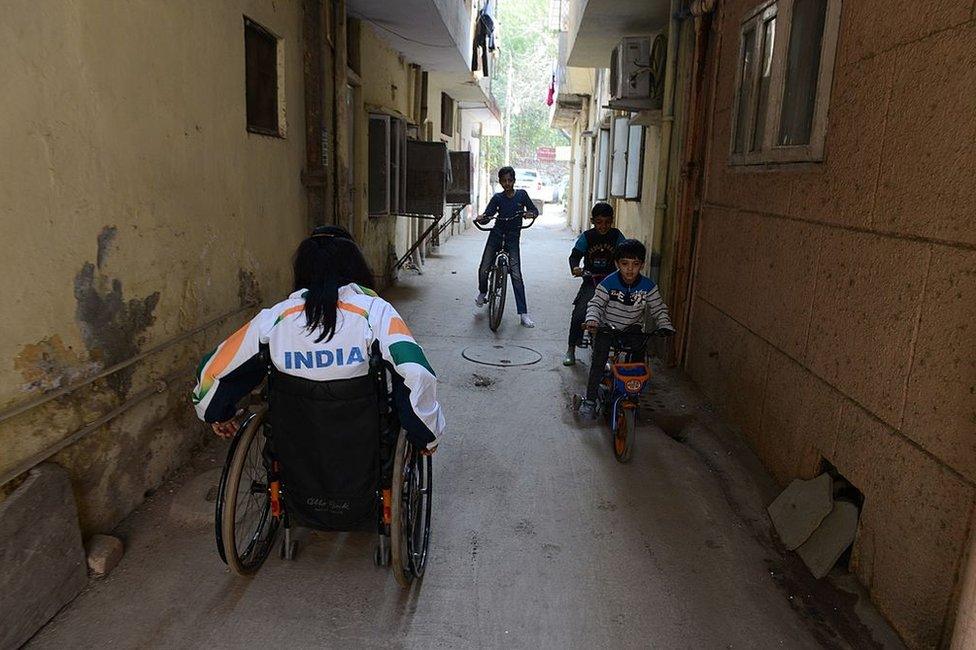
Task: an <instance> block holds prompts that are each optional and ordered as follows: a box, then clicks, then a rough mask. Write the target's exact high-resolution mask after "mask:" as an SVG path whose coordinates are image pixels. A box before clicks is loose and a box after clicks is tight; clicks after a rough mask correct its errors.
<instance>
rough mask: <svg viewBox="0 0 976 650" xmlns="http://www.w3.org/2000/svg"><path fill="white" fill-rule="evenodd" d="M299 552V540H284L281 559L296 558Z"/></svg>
mask: <svg viewBox="0 0 976 650" xmlns="http://www.w3.org/2000/svg"><path fill="white" fill-rule="evenodd" d="M297 554H298V540H292V541H284V542H282V543H281V559H282V560H289V561H291V560H294V559H295V556H296V555H297Z"/></svg>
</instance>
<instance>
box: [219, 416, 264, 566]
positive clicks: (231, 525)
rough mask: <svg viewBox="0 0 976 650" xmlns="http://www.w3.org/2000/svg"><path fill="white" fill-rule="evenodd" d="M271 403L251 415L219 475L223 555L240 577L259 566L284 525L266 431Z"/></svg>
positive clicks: (220, 543)
mask: <svg viewBox="0 0 976 650" xmlns="http://www.w3.org/2000/svg"><path fill="white" fill-rule="evenodd" d="M266 415H267V407H266V406H262V407H260V408H259V409H258V410H256V411H255V412H254V413H251V414H250V415H249V416H248V417H247V418H246V419H245V420H244V422H243V424H241V427H240V429H238V431H237V433H236V434H235V436H234V440H233V442H232V443H231V446H230V449H229V450H228V451H227V461H226V462H225V463H224V471H223V473H222V474H221V477H220V484H219V486H218V490H217V504H216V509H215V512H214V515H215V521H214V524H215V530H216V541H217V550H218V552H219V553H220V558H221V559H222V560H223V561H224V562H226V563H227V566H228V567H230V569H231V570H232V571H233V572H234V573H237V574H239V575H250V574H252V573H254V572H255V571H257V570H258V568H260V566H261V565H262V564H263V563H264V561H265V559H267V557H268V554H269V553H270V552H271V548H272V546H273V545H274V540H275V535H276V534H277V532H278V525H279V523H280V521H279V519H278V517H275V516H273V514H272V512H271V495H270V490H269V477H268V470H267V467H266V466H265V458H264V447H265V444H266V441H267V439H266V438H265V435H264V424H265V417H266Z"/></svg>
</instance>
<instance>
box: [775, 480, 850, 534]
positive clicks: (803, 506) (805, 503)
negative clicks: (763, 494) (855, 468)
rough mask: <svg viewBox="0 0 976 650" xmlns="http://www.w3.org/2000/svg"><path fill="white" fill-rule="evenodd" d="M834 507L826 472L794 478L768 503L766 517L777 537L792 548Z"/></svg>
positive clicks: (830, 482) (830, 485) (830, 483)
mask: <svg viewBox="0 0 976 650" xmlns="http://www.w3.org/2000/svg"><path fill="white" fill-rule="evenodd" d="M833 507H834V499H833V491H832V480H831V478H830V475H829V474H821V475H820V476H818V477H817V478H814V479H810V480H809V481H804V480H801V479H795V480H794V481H793V482H792V483H790V484H789V485H788V486H787V487H786V489H785V490H783V491H782V492H781V493H780V495H779V496H778V497H776V500H775V501H773V502H772V503H771V504H769V508H767V511H768V512H769V518H770V519H771V520H772V521H773V526H775V527H776V532H777V534H779V538H780V539H781V540H782V541H783V544H784V545H785V546H786V548H788V549H790V550H791V551H792V550H794V549H796V548H798V547H799V546H800V545H801V544H803V542H805V541H806V540H807V538H809V537H810V535H811V534H812V533H813V531H815V530H816V529H817V526H819V525H820V523H821V522H822V521H823V520H824V517H826V516H827V515H828V514H830V511H831V510H832V509H833Z"/></svg>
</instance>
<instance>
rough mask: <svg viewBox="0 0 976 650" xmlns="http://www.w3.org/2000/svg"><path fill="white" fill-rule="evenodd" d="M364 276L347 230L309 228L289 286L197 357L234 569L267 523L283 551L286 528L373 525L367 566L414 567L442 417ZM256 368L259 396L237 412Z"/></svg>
mask: <svg viewBox="0 0 976 650" xmlns="http://www.w3.org/2000/svg"><path fill="white" fill-rule="evenodd" d="M371 283H372V273H371V272H370V269H369V266H368V265H367V263H366V261H365V259H364V258H363V255H362V252H361V251H360V249H359V247H358V246H357V245H356V243H355V242H354V241H353V239H352V237H351V236H350V235H349V233H348V232H346V231H345V230H343V229H342V228H338V227H335V226H323V227H320V228H317V229H316V230H315V231H314V232H313V233H312V235H311V236H310V237H309V238H308V239H306V240H304V241H303V242H302V243H301V244H300V245H299V247H298V250H297V252H296V253H295V259H294V292H293V293H292V294H291V295H290V296H289V297H288V298H287V299H286V300H284V301H282V302H280V303H278V304H277V305H275V306H274V307H271V308H269V309H264V310H262V311H261V312H259V313H258V314H257V316H255V317H254V318H253V319H252V320H251V321H250V322H248V323H247V324H245V325H244V326H243V327H242V328H241V329H239V330H238V331H236V332H235V333H234V334H232V335H231V336H230V337H228V338H227V339H226V340H225V341H223V342H222V343H221V344H220V345H218V346H217V348H216V349H215V350H214V351H213V352H211V353H210V354H208V355H207V356H206V357H204V359H203V360H202V362H201V363H200V367H199V368H198V371H197V375H198V376H197V385H196V388H195V390H194V392H193V403H194V405H195V407H196V411H197V415H198V416H199V417H200V418H201V419H202V420H204V421H206V422H208V423H210V424H211V426H212V427H213V430H214V432H215V433H216V434H217V435H218V436H221V437H225V438H228V437H232V438H233V442H232V443H231V448H230V450H229V452H228V457H227V463H226V465H225V467H224V474H223V476H222V478H221V484H220V489H219V492H220V494H219V495H218V500H217V501H218V503H217V521H216V532H217V546H218V551H219V552H220V555H221V558H222V559H224V561H225V562H227V564H228V565H229V566H230V567H231V568H232V569H233V570H235V571H236V572H237V573H241V574H248V573H253V572H254V571H255V570H257V568H258V567H259V566H260V565H261V563H262V562H263V561H264V559H265V558H266V557H267V555H268V552H269V550H270V548H271V546H272V545H273V543H274V538H275V534H276V532H277V529H278V527H279V524H281V525H282V526H283V527H284V529H285V540H284V543H283V544H282V555H283V556H284V557H286V558H289V559H290V558H291V557H293V555H294V552H295V549H296V542H294V541H293V540H291V535H290V531H291V527H292V526H296V525H297V526H302V527H307V528H313V529H318V530H372V529H376V530H377V531H378V532H379V535H380V545H379V548H377V553H376V556H375V559H376V561H377V563H378V564H381V565H386V564H388V563H389V562H390V561H391V560H392V562H393V564H394V569H395V571H394V576H395V577H396V578H397V581H398V582H400V583H401V584H404V585H408V584H409V583H410V581H411V580H412V579H413V577H416V576H419V575H421V574H422V572H423V568H424V564H425V562H426V551H427V542H428V539H429V515H430V499H431V491H430V481H431V475H430V471H431V459H430V454H431V453H433V451H434V450H435V449H436V447H437V443H438V440H439V437H440V435H441V433H442V431H443V430H444V416H443V414H442V412H441V406H440V403H439V402H438V401H437V380H436V378H435V376H434V372H433V370H432V368H431V367H430V363H429V362H428V361H427V357H426V356H425V355H424V352H423V350H422V349H421V348H420V346H419V345H418V344H417V342H416V340H414V338H413V335H412V334H411V332H410V330H409V328H408V327H407V325H406V323H404V321H403V319H402V318H401V317H400V315H399V314H398V313H397V312H396V310H395V309H394V308H393V307H392V305H390V304H389V303H388V302H386V301H385V300H383V299H382V298H380V297H378V296H377V295H376V294H375V293H374V292H373V291H372V290H370V289H369V288H368V287H369V285H370V284H371ZM265 378H267V380H268V381H267V383H266V384H265V389H264V400H263V401H264V402H266V403H260V404H259V405H258V406H257V407H256V408H252V409H251V412H250V413H245V412H244V411H238V410H237V405H238V402H240V401H241V400H242V399H243V398H244V397H245V396H246V395H248V394H249V393H251V392H252V391H253V390H254V389H255V388H257V387H258V386H259V385H261V383H262V382H263V381H264V380H265ZM391 537H392V540H391V539H390V538H391ZM391 542H392V544H391ZM391 545H392V548H390V547H391Z"/></svg>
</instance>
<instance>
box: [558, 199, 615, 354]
mask: <svg viewBox="0 0 976 650" xmlns="http://www.w3.org/2000/svg"><path fill="white" fill-rule="evenodd" d="M590 223H592V224H593V227H592V228H590V229H589V230H587V231H586V232H584V233H583V234H581V235H580V236H579V238H578V239H577V240H576V245H575V246H573V251H572V252H571V253H570V254H569V270H570V272H571V273H572V274H573V275H574V276H575V277H578V278H579V277H582V276H583V274H584V273H589V277H585V278H583V283H582V284H581V285H580V288H579V291H578V292H576V299H575V300H573V315H572V316H571V317H570V319H569V348H567V349H566V356H565V358H563V365H564V366H572V365H575V364H576V346H578V345H579V344H580V342H581V340H582V338H583V320H584V319H585V318H586V305H587V304H588V303H589V302H590V299H591V298H592V297H593V293H594V292H595V291H596V285H598V284H599V283H600V281H601V280H603V278H605V277H607V276H608V275H610V274H611V273H613V271H614V265H613V253H614V251H615V250H616V249H617V245H618V244H619V243H620V242H622V241H623V240H624V239H626V237H624V234H623V233H622V232H620V231H619V230H617V229H616V228H614V227H613V207H612V206H611V205H610V204H609V203H597V204H596V205H594V206H593V209H592V210H591V211H590ZM580 260H582V261H583V266H582V267H581V266H579V263H580Z"/></svg>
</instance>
